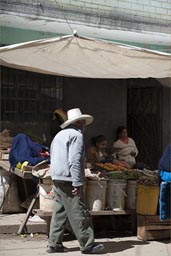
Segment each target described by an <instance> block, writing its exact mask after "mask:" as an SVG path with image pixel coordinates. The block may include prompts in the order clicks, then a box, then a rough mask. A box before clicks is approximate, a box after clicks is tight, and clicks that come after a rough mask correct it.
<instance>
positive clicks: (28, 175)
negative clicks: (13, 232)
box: [0, 160, 38, 234]
mask: <svg viewBox="0 0 171 256" xmlns="http://www.w3.org/2000/svg"><path fill="white" fill-rule="evenodd" d="M0 170H3V171H6V172H7V173H8V174H9V175H16V176H18V177H20V178H22V181H23V186H24V193H25V197H26V198H28V197H29V193H28V187H27V184H26V180H30V179H32V178H33V175H32V167H31V166H30V167H27V168H25V169H24V170H23V171H21V170H20V169H18V168H15V169H12V168H11V166H10V163H9V161H8V160H3V161H2V160H1V161H0ZM37 198H38V191H37V192H36V194H35V196H34V197H33V199H32V201H31V203H30V206H29V208H28V210H27V213H26V216H25V218H24V220H23V222H22V223H21V225H20V227H19V230H18V232H17V234H21V233H22V232H23V230H24V229H25V228H26V223H27V221H28V218H29V216H30V215H31V213H32V210H33V207H34V205H35V203H36V200H37Z"/></svg>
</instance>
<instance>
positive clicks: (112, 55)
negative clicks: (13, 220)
mask: <svg viewBox="0 0 171 256" xmlns="http://www.w3.org/2000/svg"><path fill="white" fill-rule="evenodd" d="M0 60H1V65H3V66H7V67H12V68H18V69H22V70H27V71H33V72H39V73H44V74H51V75H58V76H68V77H82V78H112V79H115V78H147V77H153V78H165V77H171V66H170V63H171V54H167V53H161V52H156V51H151V50H147V49H143V48H138V47H133V46H128V45H123V44H117V43H113V42H109V41H104V40H95V39H91V38H85V37H79V36H78V35H71V36H64V37H58V38H51V39H46V40H36V41H33V42H28V43H21V44H17V45H11V46H6V47H1V48H0ZM96 167H97V169H96V171H99V172H102V171H103V172H106V178H104V179H103V181H104V180H105V184H106V185H102V189H103V190H102V193H99V191H98V193H97V195H99V194H102V195H103V196H104V195H106V196H105V197H103V200H101V198H100V199H99V198H92V202H91V203H90V202H89V199H90V197H89V196H88V197H87V201H88V202H87V203H88V204H89V203H90V205H89V210H90V212H91V214H92V215H98V214H104V215H111V214H113V215H118V214H131V215H133V218H135V212H136V211H137V209H136V207H137V203H139V201H137V200H138V199H137V197H138V194H137V191H138V190H137V186H138V185H137V184H138V182H139V179H140V178H141V177H142V176H143V175H146V176H148V174H150V175H152V173H151V172H148V171H146V173H143V172H142V171H139V170H131V169H129V170H128V169H124V168H119V167H118V166H116V165H114V164H113V163H108V165H107V164H106V165H103V166H102V165H97V166H96ZM150 171H151V170H150ZM17 172H18V171H17ZM19 173H20V171H19ZM21 173H22V172H21ZM21 173H20V174H21ZM147 173H148V174H147ZM32 174H33V173H32ZM34 174H35V173H34ZM153 174H154V176H155V177H156V176H157V175H156V172H153ZM21 175H23V173H22V174H21ZM40 180H41V181H42V179H40ZM45 180H46V179H44V181H43V182H42V183H40V187H41V188H42V187H43V184H44V182H45ZM93 181H94V180H93ZM93 181H92V180H91V178H90V177H87V187H88V186H89V185H91V186H92V184H95V183H96V185H97V186H98V187H100V186H99V184H100V185H101V183H100V182H101V181H99V180H98V181H97V180H96V181H94V182H95V183H92V182H93ZM131 182H132V183H131ZM46 185H47V184H46ZM49 185H50V186H51V184H49ZM128 185H130V186H132V187H133V188H132V187H131V188H132V190H131V189H128ZM146 185H147V184H146ZM148 186H149V184H148ZM151 186H152V184H151ZM155 186H157V185H156V184H155ZM94 187H95V185H93V189H94ZM104 188H105V193H103V192H104ZM139 189H140V188H139ZM130 191H131V193H133V192H134V194H131V198H133V201H131V203H130V202H129V199H130V197H129V196H128V193H129V192H130ZM132 191H133V192H132ZM39 192H40V191H39ZM45 192H46V194H47V195H46V196H47V197H46V196H44V197H45V198H46V199H47V200H46V201H48V200H51V198H49V194H50V196H52V193H50V192H51V189H50V191H49V190H47V191H45ZM112 193H113V194H114V197H115V196H116V195H117V193H118V194H119V196H117V198H118V199H119V200H118V199H116V198H115V200H113V197H112ZM86 194H87V193H86V188H85V195H86ZM40 195H42V192H41V194H40V193H39V196H40ZM94 195H96V193H94ZM106 198H107V199H106ZM157 200H158V198H157V196H156V201H157ZM51 201H52V200H51ZM94 204H95V205H94ZM150 204H151V202H150ZM150 204H149V205H148V207H149V206H150ZM91 205H92V207H91ZM130 205H131V206H130ZM140 205H141V203H140ZM140 205H139V206H138V212H137V213H138V214H141V213H142V212H141V210H142V209H141V210H140V211H139V209H140ZM153 205H154V201H153ZM155 206H156V205H155ZM41 207H42V205H40V209H39V210H40V211H41V212H39V211H37V213H38V214H40V215H41V216H43V215H44V216H50V215H51V212H52V211H51V210H50V211H44V209H41ZM49 209H50V208H49ZM147 214H148V212H147ZM156 214H157V211H154V212H152V215H154V216H155V215H156ZM145 215H146V212H144V216H145Z"/></svg>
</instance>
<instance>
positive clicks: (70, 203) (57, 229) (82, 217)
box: [49, 181, 94, 251]
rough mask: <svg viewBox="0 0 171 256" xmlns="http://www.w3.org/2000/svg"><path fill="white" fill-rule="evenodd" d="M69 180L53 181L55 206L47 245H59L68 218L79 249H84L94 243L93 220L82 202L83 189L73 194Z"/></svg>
mask: <svg viewBox="0 0 171 256" xmlns="http://www.w3.org/2000/svg"><path fill="white" fill-rule="evenodd" d="M72 189H73V187H72V183H71V182H60V183H59V182H57V181H54V193H55V206H54V210H53V214H52V219H51V224H50V233H49V246H53V247H55V246H61V245H62V242H63V234H64V228H65V223H66V220H67V218H68V220H69V222H70V225H71V227H72V229H73V232H74V234H75V236H76V238H77V240H78V242H79V244H80V250H81V251H84V250H87V249H89V248H91V247H92V245H93V243H94V229H93V222H92V218H91V216H90V213H89V211H88V208H87V206H86V205H85V204H84V200H83V191H82V189H81V193H80V195H77V196H73V194H72Z"/></svg>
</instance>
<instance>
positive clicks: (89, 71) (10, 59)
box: [0, 35, 171, 78]
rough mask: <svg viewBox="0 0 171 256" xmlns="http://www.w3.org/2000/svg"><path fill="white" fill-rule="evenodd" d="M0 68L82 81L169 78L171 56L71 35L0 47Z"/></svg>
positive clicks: (170, 75)
mask: <svg viewBox="0 0 171 256" xmlns="http://www.w3.org/2000/svg"><path fill="white" fill-rule="evenodd" d="M0 61H1V65H3V66H7V67H12V68H17V69H22V70H27V71H32V72H38V73H44V74H51V75H59V76H69V77H84V78H147V77H153V78H164V77H171V54H168V53H161V52H157V51H152V50H148V49H144V48H139V47H134V46H128V45H123V44H118V43H113V42H109V41H104V40H97V39H91V38H86V37H79V36H74V35H69V36H63V37H55V38H50V39H42V40H36V41H31V42H27V43H20V44H15V45H10V46H5V47H1V48H0Z"/></svg>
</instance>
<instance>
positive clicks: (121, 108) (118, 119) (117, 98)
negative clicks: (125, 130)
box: [63, 78, 127, 145]
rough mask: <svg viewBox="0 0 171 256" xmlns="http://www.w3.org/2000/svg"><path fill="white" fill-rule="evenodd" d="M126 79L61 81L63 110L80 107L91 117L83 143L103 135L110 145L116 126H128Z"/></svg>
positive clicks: (72, 79)
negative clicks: (92, 119)
mask: <svg viewBox="0 0 171 256" xmlns="http://www.w3.org/2000/svg"><path fill="white" fill-rule="evenodd" d="M126 92H127V87H126V80H103V79H99V80H98V79H75V78H65V79H64V95H63V96H64V108H65V110H68V109H70V108H74V107H79V108H80V109H81V111H82V112H83V113H88V114H91V115H93V116H94V122H93V123H92V124H91V125H90V126H89V127H88V128H87V132H86V141H87V142H88V140H89V138H90V137H92V136H95V135H99V134H104V135H106V136H107V138H108V140H109V144H110V145H112V143H113V141H114V139H115V132H116V128H117V126H118V125H126V123H127V93H126Z"/></svg>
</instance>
